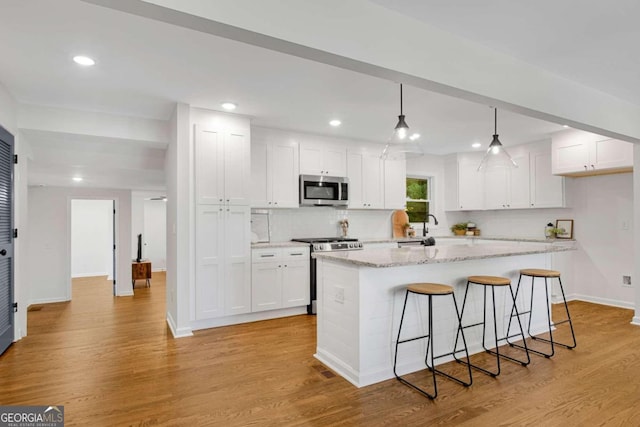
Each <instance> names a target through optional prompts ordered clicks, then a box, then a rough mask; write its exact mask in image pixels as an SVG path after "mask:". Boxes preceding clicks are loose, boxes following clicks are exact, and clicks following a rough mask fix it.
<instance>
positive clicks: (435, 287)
mask: <svg viewBox="0 0 640 427" xmlns="http://www.w3.org/2000/svg"><path fill="white" fill-rule="evenodd" d="M409 294H416V295H426V296H427V297H428V298H429V301H428V304H429V320H428V333H427V335H422V336H419V337H414V338H407V339H403V340H401V339H400V334H401V333H402V324H403V322H404V313H405V311H406V308H407V300H408V298H409ZM443 295H444V296H446V295H451V298H452V299H453V304H454V307H455V310H456V318H457V320H458V328H457V332H456V344H457V342H458V336H459V335H462V343H463V344H464V349H461V350H458V351H457V352H461V351H464V352H465V354H466V355H467V358H468V357H469V352H468V350H467V341H466V340H465V338H464V332H463V330H462V324H461V323H460V322H461V317H460V313H459V311H458V304H457V303H456V298H455V296H454V295H453V288H452V287H451V286H448V285H440V284H437V283H412V284H409V285H407V291H406V293H405V297H404V306H403V307H402V317H400V327H399V328H398V339H397V340H396V352H395V356H394V358H393V374H394V375H395V376H396V378H397V379H398V381H400V382H401V383H403V384H406V385H408V386H409V387H411V388H413V389H415V390H417V391H419V392H420V393H422V394H423V395H425V396H427V397H428V398H430V399H435V398H436V397H437V396H438V386H437V383H436V373H438V374H440V375H443V376H445V377H447V378H449V379H451V380H453V381H455V382H457V383H459V384H462V385H463V386H465V387H468V386H470V385H471V383H472V381H473V378H472V377H471V367H469V382H465V381H463V380H461V379H459V378H456V377H454V376H452V375H449V374H447V373H445V372H442V371H440V370H438V369H436V368H435V364H434V360H435V359H439V358H442V357H445V356H451V355H454V353H456V351H452V352H451V353H446V354H441V355H439V356H435V355H434V350H433V348H434V347H433V341H434V339H433V300H432V298H433V297H434V296H443ZM423 338H427V352H426V354H425V356H424V363H425V365H426V366H427V368H428V369H429V370H430V371H431V373H432V375H433V394H431V393H428V392H427V391H425V390H423V389H422V388H420V387H418V386H417V385H415V384H412V383H411V382H409V381H407V380H406V379H405V378H403V377H402V376H400V375H398V373H397V371H396V364H397V362H398V346H399V345H400V344H403V343H406V342H410V341H415V340H419V339H423ZM455 349H456V347H454V350H455ZM429 355H431V358H430V359H431V365H429Z"/></svg>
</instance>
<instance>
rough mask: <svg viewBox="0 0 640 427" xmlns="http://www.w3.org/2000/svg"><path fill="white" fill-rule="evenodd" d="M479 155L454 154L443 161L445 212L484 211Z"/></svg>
mask: <svg viewBox="0 0 640 427" xmlns="http://www.w3.org/2000/svg"><path fill="white" fill-rule="evenodd" d="M481 160H482V156H481V155H479V154H477V153H476V154H457V155H456V154H454V155H451V156H449V157H448V158H447V159H446V160H445V171H444V174H445V176H444V178H445V188H446V192H445V210H448V211H468V210H482V209H484V176H485V173H484V172H478V165H479V164H480V161H481Z"/></svg>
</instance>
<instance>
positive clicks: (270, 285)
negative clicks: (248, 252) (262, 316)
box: [251, 261, 283, 312]
mask: <svg viewBox="0 0 640 427" xmlns="http://www.w3.org/2000/svg"><path fill="white" fill-rule="evenodd" d="M282 270H283V268H282V263H281V262H280V261H275V262H257V263H253V266H252V267H251V272H252V277H251V311H254V312H256V311H264V310H273V309H276V308H281V307H282Z"/></svg>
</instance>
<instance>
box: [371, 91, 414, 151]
mask: <svg viewBox="0 0 640 427" xmlns="http://www.w3.org/2000/svg"><path fill="white" fill-rule="evenodd" d="M402 107H403V105H402V83H400V115H399V116H398V123H397V124H396V127H395V128H394V129H393V135H392V136H391V138H390V139H389V141H388V142H387V144H386V145H385V147H384V150H382V154H381V155H380V158H381V159H383V160H404V159H408V158H412V157H420V156H422V155H423V154H424V153H423V151H422V147H421V146H420V144H419V143H418V142H417V140H418V138H420V135H418V134H413V135H409V125H407V122H406V121H405V119H404V112H403V110H402Z"/></svg>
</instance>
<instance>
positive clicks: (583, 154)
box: [552, 129, 633, 176]
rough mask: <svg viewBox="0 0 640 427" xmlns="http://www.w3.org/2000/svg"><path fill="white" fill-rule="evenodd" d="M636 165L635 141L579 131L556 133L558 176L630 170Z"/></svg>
mask: <svg viewBox="0 0 640 427" xmlns="http://www.w3.org/2000/svg"><path fill="white" fill-rule="evenodd" d="M632 168H633V144H631V143H629V142H624V141H618V140H616V139H609V138H605V137H602V136H600V135H596V134H592V133H588V132H583V131H579V130H574V129H571V130H566V131H563V132H558V133H557V134H555V135H554V136H553V142H552V170H553V173H554V174H555V175H569V176H587V175H599V174H606V173H616V172H627V171H631V170H632Z"/></svg>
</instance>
